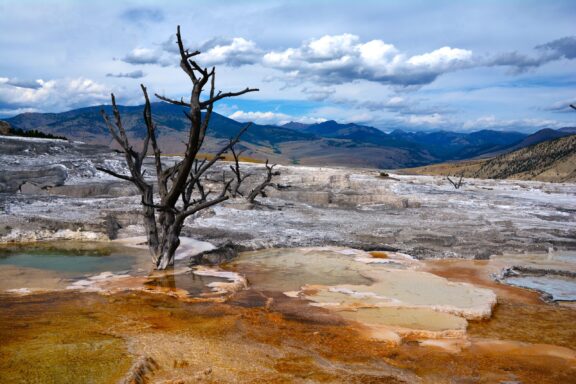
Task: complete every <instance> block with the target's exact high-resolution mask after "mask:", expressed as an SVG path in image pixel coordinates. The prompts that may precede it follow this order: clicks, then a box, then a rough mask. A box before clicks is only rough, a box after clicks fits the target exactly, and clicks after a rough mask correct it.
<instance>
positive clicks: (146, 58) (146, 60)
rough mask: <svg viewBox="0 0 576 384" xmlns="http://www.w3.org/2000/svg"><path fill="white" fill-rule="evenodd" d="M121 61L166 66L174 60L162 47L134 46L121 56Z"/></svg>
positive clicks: (173, 62)
mask: <svg viewBox="0 0 576 384" xmlns="http://www.w3.org/2000/svg"><path fill="white" fill-rule="evenodd" d="M122 61H124V62H126V63H128V64H136V65H142V64H158V65H161V66H163V67H166V66H168V65H171V64H175V63H176V62H175V61H174V60H172V55H168V54H167V53H166V52H165V51H163V50H162V49H151V48H141V47H139V48H134V49H133V50H131V51H130V52H129V53H128V54H127V55H126V56H124V57H123V58H122Z"/></svg>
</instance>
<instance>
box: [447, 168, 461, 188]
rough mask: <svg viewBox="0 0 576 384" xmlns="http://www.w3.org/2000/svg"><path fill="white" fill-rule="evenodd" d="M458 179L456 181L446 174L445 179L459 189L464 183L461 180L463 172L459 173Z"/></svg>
mask: <svg viewBox="0 0 576 384" xmlns="http://www.w3.org/2000/svg"><path fill="white" fill-rule="evenodd" d="M459 176H460V179H458V181H454V180H452V179H451V178H450V176H446V179H447V180H448V181H449V182H450V184H452V186H453V187H454V188H456V189H460V187H461V186H462V185H463V184H464V183H463V182H462V179H463V178H464V172H461V173H460V175H459Z"/></svg>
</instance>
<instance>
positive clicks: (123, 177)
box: [96, 167, 135, 183]
mask: <svg viewBox="0 0 576 384" xmlns="http://www.w3.org/2000/svg"><path fill="white" fill-rule="evenodd" d="M96 169H97V170H99V171H102V172H104V173H107V174H109V175H111V176H114V177H117V178H119V179H122V180H126V181H130V182H132V183H134V182H135V180H134V178H133V177H131V176H125V175H121V174H119V173H116V172H114V171H111V170H109V169H106V168H102V167H96Z"/></svg>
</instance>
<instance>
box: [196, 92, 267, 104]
mask: <svg viewBox="0 0 576 384" xmlns="http://www.w3.org/2000/svg"><path fill="white" fill-rule="evenodd" d="M258 91H259V89H258V88H246V89H243V90H242V91H238V92H226V93H219V94H218V95H216V96H214V97H211V98H210V99H208V100H206V101H203V102H201V103H200V107H201V108H202V109H205V108H206V107H208V105H210V104H214V103H215V102H217V101H218V100H222V99H224V98H226V97H235V96H240V95H243V94H245V93H248V92H258Z"/></svg>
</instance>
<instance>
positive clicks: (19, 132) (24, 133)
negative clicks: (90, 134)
mask: <svg viewBox="0 0 576 384" xmlns="http://www.w3.org/2000/svg"><path fill="white" fill-rule="evenodd" d="M7 136H19V137H34V138H38V139H57V140H68V138H67V137H65V136H58V135H52V134H50V133H44V132H40V131H38V130H36V129H31V130H25V129H21V128H10V133H9V134H8V135H7Z"/></svg>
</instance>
